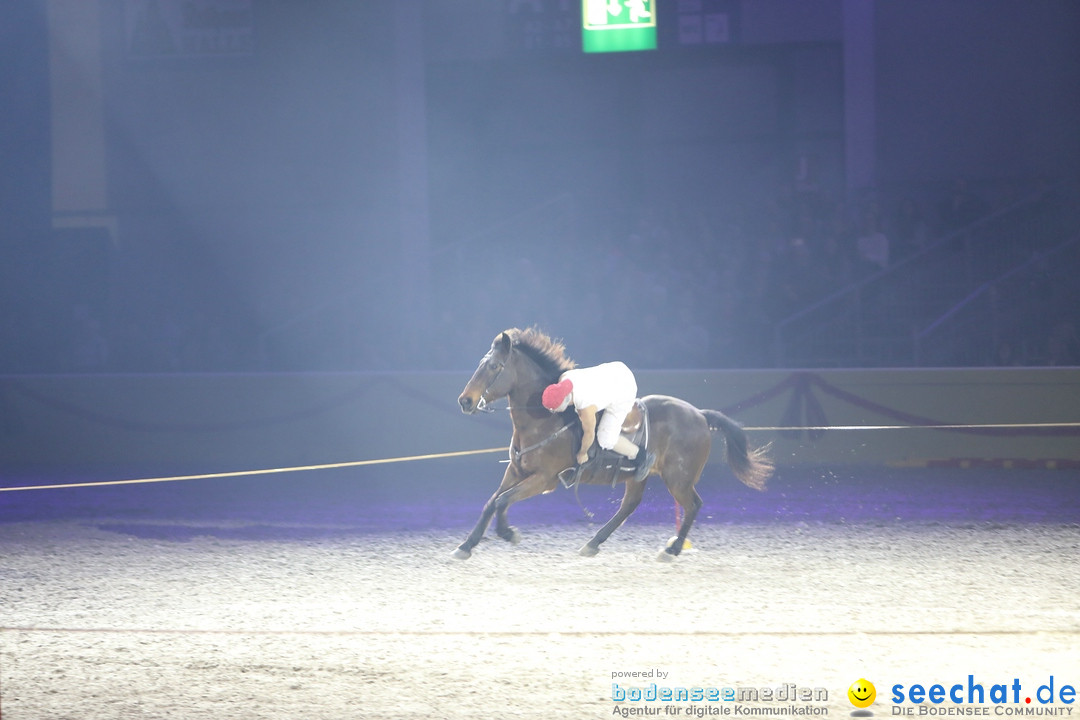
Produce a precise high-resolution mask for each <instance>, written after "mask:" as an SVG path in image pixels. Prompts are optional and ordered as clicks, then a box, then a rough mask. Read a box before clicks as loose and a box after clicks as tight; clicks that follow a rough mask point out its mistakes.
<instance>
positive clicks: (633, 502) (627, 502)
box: [579, 480, 645, 557]
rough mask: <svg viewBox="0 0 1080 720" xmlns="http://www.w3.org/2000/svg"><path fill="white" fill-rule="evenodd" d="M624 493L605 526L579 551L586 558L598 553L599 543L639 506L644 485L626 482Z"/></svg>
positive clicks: (630, 481)
mask: <svg viewBox="0 0 1080 720" xmlns="http://www.w3.org/2000/svg"><path fill="white" fill-rule="evenodd" d="M625 484H626V492H625V493H623V499H622V503H621V504H620V505H619V509H618V510H617V511H616V512H615V515H614V516H612V518H611V519H610V520H608V521H607V524H606V525H604V527H602V528H600V530H599V531H598V532H597V533H596V535H594V536H593V539H592V540H590V541H589V542H587V543H585V544H584V545H583V546H582V547H581V550H580V551H579V552H580V553H581V554H582V555H584V556H586V557H592V556H593V555H595V554H596V553H598V552H600V543H602V542H604V541H605V540H607V539H608V537H610V536H611V533H613V532H615V531H616V530H617V529H618V528H619V526H620V525H622V524H623V523H624V522H626V518H628V517H630V513H632V512H634V511H635V510H637V506H638V505H639V504H641V498H642V497H644V495H645V483H644V482H636V481H634V480H627V481H626V483H625Z"/></svg>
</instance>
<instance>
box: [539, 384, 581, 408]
mask: <svg viewBox="0 0 1080 720" xmlns="http://www.w3.org/2000/svg"><path fill="white" fill-rule="evenodd" d="M573 389H574V384H573V383H572V382H570V381H569V380H563V381H562V382H558V383H555V384H554V385H548V386H547V387H546V388H544V396H543V398H541V402H543V403H544V407H546V408H547V409H548V410H556V409H558V407H559V406H560V405H562V404H563V400H565V399H566V396H567V395H569V394H570V391H571V390H573Z"/></svg>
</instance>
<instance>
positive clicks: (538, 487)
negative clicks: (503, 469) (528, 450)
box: [495, 473, 558, 545]
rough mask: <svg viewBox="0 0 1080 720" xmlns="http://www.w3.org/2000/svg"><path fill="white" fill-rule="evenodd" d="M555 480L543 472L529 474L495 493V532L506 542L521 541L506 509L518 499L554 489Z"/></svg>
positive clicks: (515, 542) (519, 534)
mask: <svg viewBox="0 0 1080 720" xmlns="http://www.w3.org/2000/svg"><path fill="white" fill-rule="evenodd" d="M557 482H558V481H557V480H556V478H554V477H551V476H549V475H546V474H544V473H535V474H533V475H529V476H528V477H526V478H525V479H524V480H522V481H521V482H520V483H518V484H517V485H514V486H513V487H512V488H508V489H507V490H506V491H505V492H502V493H499V494H497V497H496V498H495V533H496V534H497V535H498V536H499V537H501V538H502V539H503V540H506V541H507V542H510V543H513V544H514V545H517V544H518V543H519V542H520V541H521V533H519V532H518V529H517V528H516V527H514V526H513V525H511V524H510V523H509V521H508V518H507V510H508V509H509V508H510V506H511V505H512V504H514V503H516V502H518V501H520V500H525V499H527V498H531V497H534V496H536V495H543V494H544V493H549V492H551V491H552V490H554V489H555V487H556V484H557Z"/></svg>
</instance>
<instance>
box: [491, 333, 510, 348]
mask: <svg viewBox="0 0 1080 720" xmlns="http://www.w3.org/2000/svg"><path fill="white" fill-rule="evenodd" d="M510 342H511V341H510V333H508V332H501V333H499V337H497V338H495V342H493V343H491V349H492V350H498V351H499V352H501V353H508V352H510Z"/></svg>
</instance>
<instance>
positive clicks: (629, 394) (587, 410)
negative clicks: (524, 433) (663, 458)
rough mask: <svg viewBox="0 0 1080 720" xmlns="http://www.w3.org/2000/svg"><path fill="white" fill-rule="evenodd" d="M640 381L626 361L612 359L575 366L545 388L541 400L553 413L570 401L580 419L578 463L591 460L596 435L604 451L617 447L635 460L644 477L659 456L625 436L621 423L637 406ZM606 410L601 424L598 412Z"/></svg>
mask: <svg viewBox="0 0 1080 720" xmlns="http://www.w3.org/2000/svg"><path fill="white" fill-rule="evenodd" d="M636 398H637V380H636V379H635V378H634V373H633V372H631V370H630V368H628V367H627V366H626V365H625V364H624V363H621V362H609V363H603V364H602V365H596V366H594V367H584V368H574V369H573V370H567V371H566V372H564V373H563V374H562V375H561V376H559V382H557V383H555V384H553V385H548V386H547V388H545V389H544V394H543V397H542V402H543V404H544V407H546V408H547V409H548V410H550V411H552V412H562V411H563V410H566V409H567V408H568V407H569V406H570V404H571V403H573V405H574V409H575V410H576V411H577V414H578V417H579V418H580V419H581V428H582V431H583V435H582V438H581V448H580V449H579V450H578V453H577V461H578V464H579V465H583V464H584V463H586V462H587V461H588V459H589V448H590V447H592V443H593V438H594V437H595V439H596V442H597V444H598V445H599V446H600V447H601V448H603V449H604V450H614V451H615V452H617V453H619V454H620V455H624V456H626V457H628V458H630V459H631V460H636V469H635V472H634V479H635V480H637V481H638V482H640V481H642V480H644V479H645V476H646V475H648V474H649V471H650V470H651V469H652V466H653V463H655V462H656V456H655V455H654V454H653V453H651V452H647V451H646V449H645V448H644V447H638V446H637V445H635V444H634V443H632V442H630V441H629V440H628V439H626V438H625V437H623V436H622V424H623V421H624V420H626V416H627V414H629V412H630V410H631V409H633V407H634V400H635V399H636ZM600 411H603V413H604V414H603V416H602V417H601V418H600V423H599V427H598V426H597V422H596V415H597V414H598V413H599V412H600Z"/></svg>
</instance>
